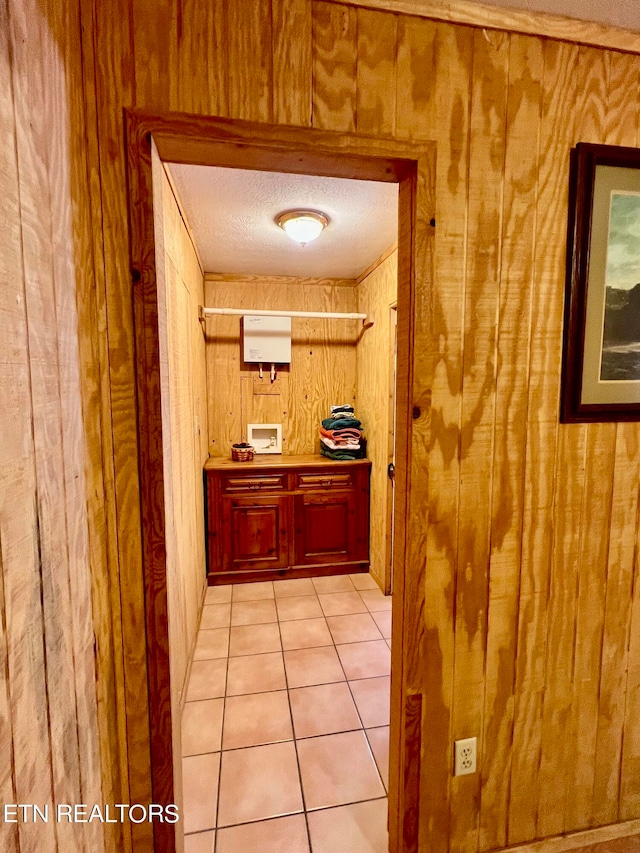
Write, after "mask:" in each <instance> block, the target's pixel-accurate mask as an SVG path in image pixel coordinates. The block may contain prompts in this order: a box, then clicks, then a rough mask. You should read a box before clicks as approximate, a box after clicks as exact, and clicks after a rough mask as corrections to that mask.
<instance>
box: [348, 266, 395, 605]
mask: <svg viewBox="0 0 640 853" xmlns="http://www.w3.org/2000/svg"><path fill="white" fill-rule="evenodd" d="M356 290H357V294H358V311H359V312H361V313H366V314H367V315H368V316H372V317H373V318H374V324H373V326H371V327H370V328H367V329H366V330H365V331H364V332H363V333H362V334H361V335H360V338H359V340H358V347H357V351H356V359H357V383H356V407H357V413H358V417H359V418H360V419H361V420H362V422H363V424H364V425H365V430H366V436H367V441H368V444H367V455H368V456H369V459H371V495H370V500H371V504H370V506H371V523H370V536H369V553H370V560H371V573H372V574H373V575H375V577H376V578H377V580H378V583H379V585H380V586H381V587H382V588H384V587H385V582H386V580H387V575H388V567H387V561H388V559H389V555H388V553H387V550H388V549H387V539H388V537H389V536H390V530H389V518H388V507H387V497H388V489H389V480H388V478H387V466H388V464H389V461H390V456H389V451H390V441H391V434H392V432H393V419H392V417H391V416H390V415H391V412H390V400H389V395H390V394H392V393H393V385H392V383H393V376H392V353H393V349H392V347H393V336H394V335H395V327H393V326H392V324H391V305H392V304H395V302H396V299H397V293H398V253H397V251H394V252H392V254H390V255H389V256H388V257H387V258H386V259H385V260H383V261H382V263H380V264H379V265H378V266H377V267H375V269H373V270H372V271H371V272H370V273H369V274H368V275H366V276H365V277H364V278H361V279H359V280H358V286H357V288H356Z"/></svg>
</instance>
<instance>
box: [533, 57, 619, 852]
mask: <svg viewBox="0 0 640 853" xmlns="http://www.w3.org/2000/svg"><path fill="white" fill-rule="evenodd" d="M577 74H578V97H577V106H576V113H575V115H576V118H575V124H574V133H575V135H576V137H577V138H578V139H585V140H586V141H591V140H592V139H593V138H601V137H602V134H603V132H604V108H605V103H606V91H607V78H608V68H607V64H606V59H605V54H604V53H603V52H598V51H596V52H593V51H591V50H587V49H580V51H579V53H578V67H577ZM607 435H608V437H609V440H611V439H612V438H613V433H612V432H611V430H610V429H609V428H608V427H604V428H600V429H599V428H598V427H596V428H595V429H594V428H593V427H592V426H589V427H588V428H586V427H584V426H582V425H577V426H576V428H575V429H574V428H572V427H567V426H562V427H561V428H560V432H559V444H558V456H557V459H556V493H555V504H556V518H557V521H556V526H555V530H554V533H555V536H554V542H553V552H552V567H551V587H550V597H549V622H548V634H547V677H546V692H545V697H544V714H543V735H542V756H541V764H540V781H541V785H540V801H539V817H538V832H539V834H540V835H542V836H544V835H551V834H554V833H559V832H562V831H563V830H564V828H565V809H566V803H567V797H568V795H569V774H568V773H567V768H569V767H571V768H573V767H574V762H575V758H576V752H577V749H578V744H577V739H573V738H572V737H571V736H570V735H569V736H566V735H565V737H564V738H563V739H562V741H561V742H559V740H558V732H559V731H564V732H565V733H567V732H568V733H570V732H571V731H572V726H574V725H575V726H576V728H577V727H578V725H579V724H578V722H577V719H576V717H575V716H574V712H575V711H576V709H578V708H579V705H578V704H576V699H577V698H578V695H579V692H580V688H581V687H583V686H584V685H583V683H582V681H581V679H582V673H580V672H579V671H578V670H577V669H576V666H577V665H578V664H580V665H581V666H582V667H584V672H585V675H584V678H585V684H586V689H585V690H584V693H585V694H586V695H585V696H584V698H583V697H580V698H581V700H582V699H583V701H582V705H583V707H582V709H580V710H579V714H585V715H586V716H587V718H588V714H589V711H588V702H589V687H590V685H589V680H590V675H592V674H593V673H592V672H591V671H590V667H592V666H594V665H596V666H597V657H596V659H594V654H593V648H592V647H591V645H590V644H591V641H592V637H593V635H594V634H595V635H596V637H597V625H595V626H593V625H591V626H589V627H587V623H588V622H589V621H592V620H593V616H594V613H593V611H592V612H591V613H589V607H590V606H591V604H590V602H589V598H588V584H589V574H588V573H589V572H593V575H592V577H593V578H594V582H595V584H596V585H597V583H598V581H597V577H598V571H602V565H603V560H604V559H606V549H605V550H603V549H602V548H599V547H598V543H597V542H595V543H593V542H589V541H588V540H587V539H585V536H586V534H587V530H586V527H585V522H584V521H583V519H585V520H586V518H588V514H589V510H590V506H589V505H588V501H589V499H590V498H591V499H593V497H594V494H593V490H592V489H591V488H590V482H589V478H588V476H586V474H587V471H588V470H589V469H588V467H587V466H586V460H587V459H589V454H590V453H593V452H594V448H593V443H594V441H601V442H602V441H604V443H605V444H606V442H607ZM569 472H570V473H569ZM603 473H604V472H603ZM598 489H599V491H600V497H599V501H600V503H599V507H598V508H597V509H596V508H594V512H600V513H602V514H603V516H600V518H601V519H602V521H603V523H604V524H605V525H606V524H607V514H608V512H609V502H608V501H607V494H610V489H611V487H610V477H606V476H605V480H604V481H602V480H601V481H600V482H599V484H598ZM591 523H592V522H591V521H588V522H587V524H591ZM585 546H586V548H587V553H588V554H589V556H590V557H591V558H592V559H593V560H594V564H592V565H583V564H582V562H581V561H582V552H583V549H584V548H585ZM598 560H599V564H598ZM585 584H586V585H587V586H586V588H587V596H586V599H584V598H583V601H586V608H587V612H586V614H585V618H584V619H582V618H581V616H582V613H581V612H580V605H581V603H582V602H581V598H580V588H581V586H582V588H583V590H584V589H585V586H584V585H585ZM596 613H597V608H596ZM592 628H595V631H593V633H591V631H592ZM580 631H586V632H587V633H586V635H583V634H582V633H579V632H580ZM578 652H579V653H580V656H579V657H577V654H578ZM596 678H597V673H596ZM576 685H577V689H576ZM578 719H579V716H578ZM580 723H581V725H583V726H585V721H584V719H583V720H581V721H580ZM578 737H579V736H578ZM551 785H552V786H553V788H554V790H553V791H552V790H551V789H550V786H551Z"/></svg>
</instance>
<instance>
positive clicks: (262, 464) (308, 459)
mask: <svg viewBox="0 0 640 853" xmlns="http://www.w3.org/2000/svg"><path fill="white" fill-rule="evenodd" d="M335 465H366V466H370V465H371V461H370V460H369V459H329V458H328V457H326V456H321V455H320V454H319V453H307V454H304V455H300V456H294V455H291V456H283V455H281V454H279V453H256V454H255V456H254V457H253V461H252V462H234V461H233V459H230V458H228V457H226V456H211V457H209V459H207V461H206V462H205V463H204V470H205V471H233V470H236V471H239V470H244V471H246V470H251V469H254V468H303V467H304V468H327V467H329V466H331V467H333V466H335Z"/></svg>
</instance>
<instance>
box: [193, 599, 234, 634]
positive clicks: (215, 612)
mask: <svg viewBox="0 0 640 853" xmlns="http://www.w3.org/2000/svg"><path fill="white" fill-rule="evenodd" d="M230 624H231V603H229V604H206V605H205V606H204V607H203V608H202V618H201V620H200V629H201V630H202V629H203V628H228V627H229V625H230Z"/></svg>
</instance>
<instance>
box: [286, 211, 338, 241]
mask: <svg viewBox="0 0 640 853" xmlns="http://www.w3.org/2000/svg"><path fill="white" fill-rule="evenodd" d="M276 222H277V224H278V225H279V226H280V228H282V230H283V231H284V232H285V233H286V234H288V235H289V237H291V239H292V240H295V241H296V243H300V245H301V246H306V245H307V243H310V242H311V241H312V240H315V239H316V238H317V237H319V236H320V234H322V232H323V231H324V229H325V228H326V227H327V225H328V224H329V217H328V216H325V215H324V213H318V211H316V210H288V211H286V212H285V213H279V214H278V216H276Z"/></svg>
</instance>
